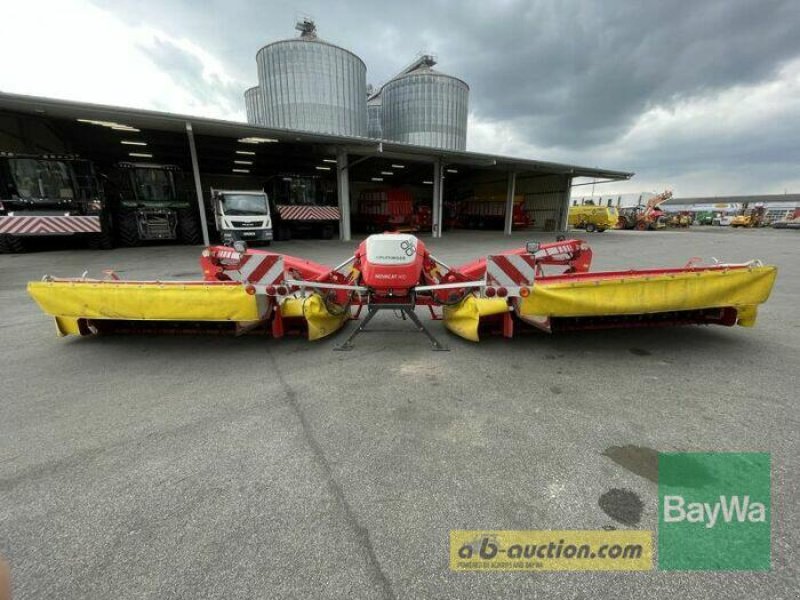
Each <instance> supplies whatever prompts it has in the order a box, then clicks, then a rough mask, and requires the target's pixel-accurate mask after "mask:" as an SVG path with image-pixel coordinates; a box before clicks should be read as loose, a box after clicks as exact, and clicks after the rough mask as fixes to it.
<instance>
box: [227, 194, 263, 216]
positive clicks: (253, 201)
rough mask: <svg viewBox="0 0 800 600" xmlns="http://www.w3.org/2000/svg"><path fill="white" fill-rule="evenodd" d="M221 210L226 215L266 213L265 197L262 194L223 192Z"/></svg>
mask: <svg viewBox="0 0 800 600" xmlns="http://www.w3.org/2000/svg"><path fill="white" fill-rule="evenodd" d="M222 211H223V212H224V213H225V214H226V215H231V216H232V215H266V214H268V212H267V198H266V196H264V195H263V194H225V195H224V196H223V197H222Z"/></svg>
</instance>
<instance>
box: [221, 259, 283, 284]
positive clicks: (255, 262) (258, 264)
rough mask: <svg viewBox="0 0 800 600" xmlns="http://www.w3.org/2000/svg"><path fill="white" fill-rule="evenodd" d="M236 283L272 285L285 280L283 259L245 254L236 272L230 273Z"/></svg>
mask: <svg viewBox="0 0 800 600" xmlns="http://www.w3.org/2000/svg"><path fill="white" fill-rule="evenodd" d="M228 275H229V276H230V277H231V279H234V280H235V281H241V282H245V281H246V282H248V283H253V284H261V285H272V284H274V283H276V282H278V281H281V280H282V279H283V257H282V256H280V255H279V254H244V255H242V257H241V260H240V261H239V265H238V267H237V269H236V270H231V271H228Z"/></svg>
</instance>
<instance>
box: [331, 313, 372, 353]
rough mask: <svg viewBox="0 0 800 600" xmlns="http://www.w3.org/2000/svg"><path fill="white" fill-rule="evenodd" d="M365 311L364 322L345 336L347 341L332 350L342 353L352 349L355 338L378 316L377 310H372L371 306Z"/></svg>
mask: <svg viewBox="0 0 800 600" xmlns="http://www.w3.org/2000/svg"><path fill="white" fill-rule="evenodd" d="M367 311H368V312H367V316H366V317H364V320H363V321H361V322H360V323H359V324H358V327H356V328H355V329H354V330H353V333H351V334H350V335H349V336H347V339H346V340H345V341H344V342H343V343H341V344H339V345H338V346H335V347H334V350H340V351H343V352H344V351H347V350H352V349H353V340H354V339H355V337H356V336H357V335H358V334H359V333H361V332H362V331H364V329H365V328H366V327H367V324H369V322H370V321H371V320H372V317H374V316H375V315H377V314H378V309H377V308H373V307H372V306H369V307H367Z"/></svg>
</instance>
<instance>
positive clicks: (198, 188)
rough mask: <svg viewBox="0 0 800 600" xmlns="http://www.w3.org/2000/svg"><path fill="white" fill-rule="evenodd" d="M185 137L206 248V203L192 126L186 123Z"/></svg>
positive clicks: (207, 241)
mask: <svg viewBox="0 0 800 600" xmlns="http://www.w3.org/2000/svg"><path fill="white" fill-rule="evenodd" d="M186 137H188V138H189V154H191V155H192V173H193V175H194V190H195V192H196V193H197V208H198V210H199V211H200V228H201V229H202V230H203V243H204V244H205V245H206V246H208V245H210V241H209V238H208V221H207V220H206V203H205V201H204V200H203V184H202V183H200V165H199V163H198V162H197V148H196V147H195V145H194V132H193V131H192V124H191V123H190V122H189V121H186Z"/></svg>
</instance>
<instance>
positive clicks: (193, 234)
mask: <svg viewBox="0 0 800 600" xmlns="http://www.w3.org/2000/svg"><path fill="white" fill-rule="evenodd" d="M178 239H179V240H180V241H181V243H182V244H189V245H191V246H196V245H198V244H202V243H203V233H202V232H201V231H200V219H198V218H197V215H196V214H195V213H194V211H192V210H181V211H178Z"/></svg>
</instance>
